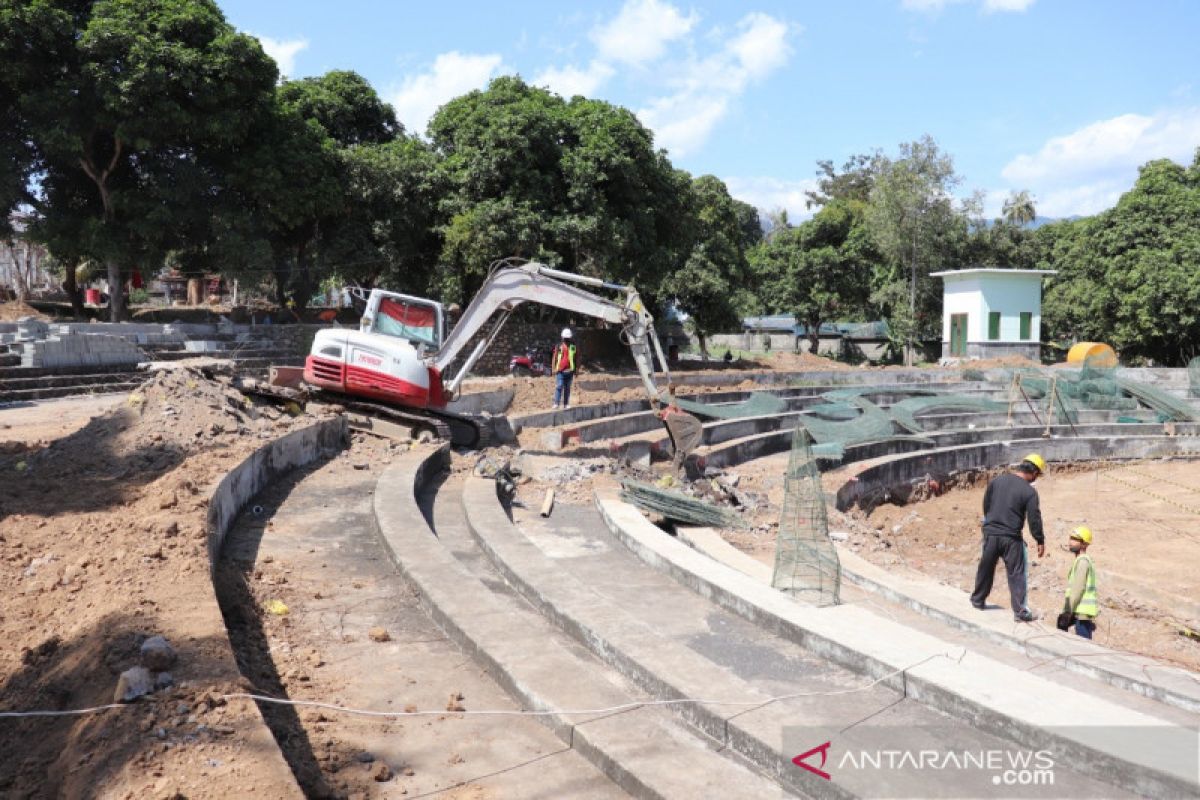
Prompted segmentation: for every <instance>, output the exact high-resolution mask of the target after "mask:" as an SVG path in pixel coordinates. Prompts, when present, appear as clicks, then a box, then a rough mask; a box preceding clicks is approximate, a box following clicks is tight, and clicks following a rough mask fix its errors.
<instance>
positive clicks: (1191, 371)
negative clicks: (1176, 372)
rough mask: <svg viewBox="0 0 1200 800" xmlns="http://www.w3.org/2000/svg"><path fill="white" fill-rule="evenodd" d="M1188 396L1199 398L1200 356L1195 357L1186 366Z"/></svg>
mask: <svg viewBox="0 0 1200 800" xmlns="http://www.w3.org/2000/svg"><path fill="white" fill-rule="evenodd" d="M1187 371H1188V394H1190V395H1191V396H1192V397H1200V356H1196V357H1195V358H1193V359H1192V360H1191V361H1189V362H1188V365H1187Z"/></svg>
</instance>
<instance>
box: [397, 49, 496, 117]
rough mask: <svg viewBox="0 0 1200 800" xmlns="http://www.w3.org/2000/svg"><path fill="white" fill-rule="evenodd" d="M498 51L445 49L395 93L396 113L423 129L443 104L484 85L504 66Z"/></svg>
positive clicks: (409, 77) (411, 76) (408, 78)
mask: <svg viewBox="0 0 1200 800" xmlns="http://www.w3.org/2000/svg"><path fill="white" fill-rule="evenodd" d="M503 66H504V64H503V59H502V58H501V57H500V56H499V55H496V54H494V53H486V54H472V53H459V52H458V51H451V52H448V53H442V54H441V55H439V56H438V57H437V58H436V59H434V61H433V65H432V66H431V67H430V68H429V69H428V70H426V71H425V72H422V73H420V74H419V75H409V76H408V77H406V78H405V79H404V81H403V83H402V84H401V85H400V88H399V89H398V90H397V91H396V92H395V93H393V95H392V97H391V103H392V105H393V106H394V107H395V108H396V116H397V118H398V119H399V120H400V122H402V123H403V124H404V127H405V128H407V129H408V130H410V131H423V130H425V126H426V125H427V124H428V122H429V118H430V117H432V116H433V114H434V112H436V111H437V110H438V108H439V107H440V106H442V105H443V104H444V103H446V102H447V101H449V100H453V99H454V98H455V97H458V96H459V95H461V94H466V93H467V92H469V91H471V90H473V89H482V88H484V87H485V86H487V84H488V81H490V80H491V79H492V78H493V77H495V76H496V75H498V74H499V73H500V72H501V70H502V69H503Z"/></svg>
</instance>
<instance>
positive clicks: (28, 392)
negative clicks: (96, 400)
mask: <svg viewBox="0 0 1200 800" xmlns="http://www.w3.org/2000/svg"><path fill="white" fill-rule="evenodd" d="M141 385H142V379H141V378H139V379H138V380H133V381H123V382H120V383H90V384H82V385H79V386H67V387H60V388H57V389H18V390H16V391H0V403H24V402H29V401H31V400H50V399H52V398H55V397H72V396H74V395H79V394H119V393H123V392H131V391H133V390H134V389H136V388H137V387H139V386H141Z"/></svg>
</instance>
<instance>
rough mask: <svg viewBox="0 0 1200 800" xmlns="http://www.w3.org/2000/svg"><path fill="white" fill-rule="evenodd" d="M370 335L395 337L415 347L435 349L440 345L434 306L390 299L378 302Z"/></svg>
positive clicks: (439, 333)
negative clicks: (421, 346)
mask: <svg viewBox="0 0 1200 800" xmlns="http://www.w3.org/2000/svg"><path fill="white" fill-rule="evenodd" d="M372 333H380V334H383V335H384V336H396V337H399V338H401V339H407V340H409V341H410V342H412V343H413V344H415V345H422V344H423V345H426V346H427V347H431V348H436V347H437V346H438V345H439V344H440V343H441V331H440V330H438V314H437V308H436V306H434V305H432V304H424V303H414V302H412V301H409V300H393V299H392V298H390V297H384V298H383V299H381V300H380V301H379V309H378V312H377V313H376V314H375V324H374V326H373V327H372Z"/></svg>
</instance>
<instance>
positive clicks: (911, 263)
mask: <svg viewBox="0 0 1200 800" xmlns="http://www.w3.org/2000/svg"><path fill="white" fill-rule="evenodd" d="M958 183H959V178H958V176H957V175H955V173H954V163H953V161H952V160H951V158H950V156H949V155H947V154H945V153H943V152H942V151H941V149H940V148H939V147H938V145H937V142H935V141H934V140H933V139H932V138H931V137H929V136H925V137H923V138H921V139H920V140H918V141H915V142H909V143H906V144H902V145H901V146H900V157H899V158H897V159H895V160H892V159H887V158H883V157H880V159H879V161H878V174H877V176H876V178H875V185H874V187H873V188H872V189H871V194H870V203H869V205H868V213H867V220H868V224H869V225H870V228H871V231H872V234H873V236H874V239H875V242H876V244H877V245H878V247H879V250H880V253H881V254H882V255H883V256H884V259H885V261H886V262H887V264H888V266H889V270H887V271H886V272H883V273H882V274H880V275H878V276H877V283H876V295H875V297H876V300H877V301H878V302H880V304H881V305H883V306H884V307H885V308H886V309H887V310H888V313H889V322H890V327H891V329H892V331H893V334H896V335H899V336H901V337H902V338H903V340H904V343H905V347H904V363H905V365H906V366H912V364H913V363H914V360H915V342H916V339H917V337H918V336H920V335H922V334H924V333H926V332H927V331H928V330H930V329H932V327H933V326H932V320H933V319H934V315H933V314H932V313H931V312H930V310H929V308H928V307H927V306H928V305H929V304H928V303H919V302H918V301H919V299H920V298H922V296H929V295H931V294H932V292H930V291H929V290H928V289H927V287H926V286H925V283H926V281H927V277H928V274H929V272H930V267H931V266H932V265H933V264H935V263H937V260H938V258H939V255H940V254H942V253H944V252H946V251H947V250H948V247H949V244H950V242H951V240H952V239H954V238H955V237H956V236H958V237H960V238H965V237H964V236H963V234H964V233H965V219H964V218H963V217H962V216H960V215H959V213H958V212H957V211H956V209H955V204H954V198H953V196H952V194H951V190H952V189H953V188H954V187H955V186H957V185H958ZM904 273H907V281H905V279H904V278H902V277H901V275H902V274H904ZM904 283H907V292H906V294H907V301H908V302H907V303H906V304H902V302H901V299H900V298H901V296H902V290H901V288H900V287H901V286H902V285H903V284H904ZM905 306H907V307H905ZM923 306H926V307H923Z"/></svg>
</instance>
